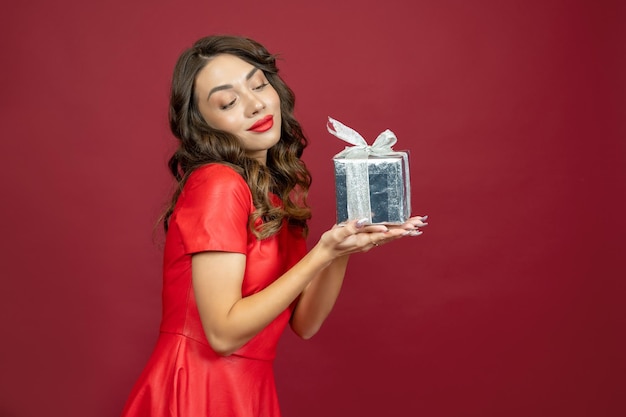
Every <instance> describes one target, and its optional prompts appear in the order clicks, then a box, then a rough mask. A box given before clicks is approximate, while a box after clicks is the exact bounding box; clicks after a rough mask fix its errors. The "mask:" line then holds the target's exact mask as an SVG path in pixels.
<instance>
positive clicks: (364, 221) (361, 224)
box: [356, 218, 368, 229]
mask: <svg viewBox="0 0 626 417" xmlns="http://www.w3.org/2000/svg"><path fill="white" fill-rule="evenodd" d="M367 221H368V219H367V218H363V219H361V220H359V221H358V222H356V228H357V229H360V228H362V227H363V226H365V224H366V223H367Z"/></svg>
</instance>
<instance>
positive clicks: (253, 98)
mask: <svg viewBox="0 0 626 417" xmlns="http://www.w3.org/2000/svg"><path fill="white" fill-rule="evenodd" d="M264 108H265V102H264V101H263V100H262V99H261V98H260V97H258V96H257V95H256V94H254V93H252V92H251V93H250V94H249V97H248V106H247V110H248V114H249V115H250V116H255V115H257V114H258V113H259V112H260V111H261V110H263V109H264Z"/></svg>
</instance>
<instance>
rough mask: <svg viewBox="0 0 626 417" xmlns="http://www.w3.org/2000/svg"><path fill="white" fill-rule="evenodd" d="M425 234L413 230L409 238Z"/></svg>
mask: <svg viewBox="0 0 626 417" xmlns="http://www.w3.org/2000/svg"><path fill="white" fill-rule="evenodd" d="M422 233H424V232H420V231H419V230H413V231H411V232H409V236H419V235H421V234H422Z"/></svg>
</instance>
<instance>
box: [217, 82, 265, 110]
mask: <svg viewBox="0 0 626 417" xmlns="http://www.w3.org/2000/svg"><path fill="white" fill-rule="evenodd" d="M269 84H270V83H268V82H264V83H263V84H261V85H259V86H257V87H254V88H252V89H253V90H254V91H260V90H262V89H264V88H265V87H267V86H268V85H269ZM235 101H237V99H234V100H233V101H231V102H230V103H228V104H226V105H225V106H220V109H221V110H228V109H229V108H231V107H232V106H233V105H234V104H235Z"/></svg>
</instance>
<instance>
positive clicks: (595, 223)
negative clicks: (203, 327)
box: [0, 0, 626, 417]
mask: <svg viewBox="0 0 626 417" xmlns="http://www.w3.org/2000/svg"><path fill="white" fill-rule="evenodd" d="M625 19H626V10H625V8H624V2H620V1H617V0H616V1H596V2H590V1H587V2H585V1H567V0H525V1H522V0H519V1H510V0H507V1H497V0H491V1H490V0H475V1H462V0H456V1H455V0H444V1H421V0H418V1H408V0H407V1H396V0H387V1H385V2H378V3H377V4H368V3H363V2H359V1H356V0H349V1H345V2H338V1H326V0H324V1H316V2H306V3H302V4H300V3H299V2H284V3H283V2H278V1H272V0H268V1H265V2H245V1H237V2H225V1H224V2H208V1H185V2H182V1H179V2H174V1H165V0H160V1H155V0H140V1H132V2H131V1H126V0H110V1H108V2H98V3H93V2H84V1H77V0H60V1H55V2H49V1H43V0H33V1H29V2H11V4H10V5H4V6H3V12H2V16H1V17H0V31H1V36H0V44H1V47H2V66H1V69H0V71H1V75H2V93H1V95H0V100H1V103H2V112H1V113H0V118H1V121H2V124H1V126H2V141H1V142H0V146H1V149H0V151H1V155H2V159H3V162H2V166H3V169H4V172H5V174H4V175H3V176H2V182H3V185H2V195H3V204H2V219H3V227H2V231H3V234H2V235H3V239H2V251H1V252H0V253H1V264H0V271H2V272H1V274H2V290H1V291H0V294H1V295H0V297H1V299H0V317H1V328H2V331H3V337H2V341H3V342H2V345H1V346H2V348H1V355H0V416H3V417H21V416H66V417H67V416H93V417H99V416H102V417H104V416H115V415H118V414H119V412H120V410H121V408H122V406H123V403H124V401H125V399H126V396H127V395H128V393H129V391H130V388H131V385H132V384H133V383H134V381H135V379H136V378H137V376H138V374H139V372H140V371H141V369H142V367H143V366H144V364H145V362H146V360H147V358H148V355H149V353H150V351H151V349H152V347H153V344H154V342H155V340H156V335H157V328H158V324H159V320H160V286H161V272H160V267H161V247H160V245H161V243H162V236H161V234H160V233H159V229H158V228H157V231H156V232H155V233H154V234H153V226H154V224H155V222H156V220H157V218H158V216H159V214H160V212H161V210H162V208H163V206H164V204H165V202H166V200H167V198H168V196H169V192H170V190H171V185H172V184H171V180H170V178H169V176H168V174H167V172H166V168H165V162H166V160H167V158H168V156H169V155H170V153H171V152H172V150H173V146H174V141H173V139H172V138H171V136H170V134H169V132H168V130H167V121H166V110H167V96H168V88H169V78H170V76H171V71H172V68H173V65H174V62H175V59H176V57H177V56H178V54H179V53H180V52H181V51H182V50H183V49H184V48H186V47H187V46H189V45H190V44H191V43H192V42H193V41H194V40H195V39H197V38H199V37H201V36H204V35H207V34H211V33H234V34H241V35H247V36H251V37H253V38H255V39H257V40H259V41H261V42H262V43H264V44H265V45H266V46H267V47H268V48H269V49H270V50H271V51H273V52H276V53H280V54H281V56H282V58H283V61H282V62H281V69H282V74H283V76H284V78H285V79H286V81H287V82H288V83H289V84H290V85H291V86H292V87H293V89H294V90H295V91H296V94H297V97H298V104H297V115H298V117H299V119H300V120H301V122H302V124H303V127H304V129H305V132H306V133H307V134H308V135H309V137H310V139H311V145H310V147H309V148H308V149H307V152H306V153H305V160H306V162H307V163H308V165H309V167H310V169H311V171H312V173H313V176H314V188H313V190H312V192H311V202H312V205H313V209H314V219H313V221H312V225H311V226H312V233H311V243H314V239H315V238H317V237H318V236H319V234H320V233H321V232H322V231H323V230H325V229H326V228H328V227H329V226H330V225H331V224H332V222H333V220H334V212H333V205H334V197H333V181H332V165H331V162H330V160H331V157H332V156H333V155H334V154H335V153H336V152H338V151H339V150H341V149H342V148H343V146H344V145H343V143H340V141H339V140H338V139H336V138H334V137H333V136H330V135H329V134H328V133H327V132H326V131H325V121H326V117H327V116H332V117H334V118H336V119H338V120H340V121H342V122H344V123H345V124H347V125H349V126H351V127H353V128H355V129H356V130H358V131H359V132H361V133H362V134H363V135H364V136H365V137H366V138H367V139H368V140H369V141H370V142H371V141H372V140H373V139H374V138H375V137H376V136H377V135H378V133H380V132H381V131H383V130H384V129H387V128H389V129H391V130H393V131H394V132H395V133H396V135H397V136H398V140H399V143H398V145H397V146H396V148H397V149H410V150H411V163H412V180H413V204H414V207H415V214H429V215H430V223H431V224H430V225H429V226H428V227H427V228H426V229H425V233H424V235H423V236H421V237H418V238H407V239H405V240H403V241H400V242H397V243H395V244H394V245H389V246H385V247H383V248H380V249H377V250H375V251H372V252H370V253H369V254H367V255H359V256H354V258H353V259H352V261H351V264H350V267H349V272H348V277H347V281H346V284H345V287H344V291H343V293H342V295H341V297H340V299H339V301H338V305H337V306H336V309H335V311H334V312H333V314H332V315H331V317H330V318H329V320H328V321H327V323H326V325H325V327H324V328H323V329H322V331H321V332H320V333H319V334H318V335H317V336H316V337H315V338H314V339H312V340H311V341H307V342H304V341H300V340H298V339H296V337H295V336H293V335H292V334H291V333H286V334H285V337H284V338H283V340H282V341H281V345H280V352H279V357H278V359H277V362H276V373H277V380H278V390H279V395H280V399H281V403H282V407H283V412H284V415H285V417H289V416H298V417H308V416H328V417H333V416H348V415H350V416H351V415H354V416H363V417H366V416H380V415H403V416H414V415H420V416H429V417H439V416H442V417H444V416H530V415H533V416H568V417H571V416H622V415H625V414H626V403H625V402H624V398H623V395H624V391H625V389H626V360H625V358H624V352H625V351H626V350H625V349H626V341H625V337H624V331H625V325H626V320H625V318H626V314H625V312H624V306H623V305H624V296H625V295H626V291H625V290H626V288H625V285H624V277H626V266H625V264H624V261H623V259H622V258H623V256H624V254H625V252H626V245H625V244H624V239H625V236H624V235H625V232H626V221H625V217H624V213H625V211H626V203H625V197H626V195H625V193H626V135H625V134H626V122H625V117H624V115H625V110H626V76H625V74H626V60H625V57H626V54H625V50H624V49H625V45H626V42H625V41H626V36H625V33H624V22H625Z"/></svg>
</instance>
